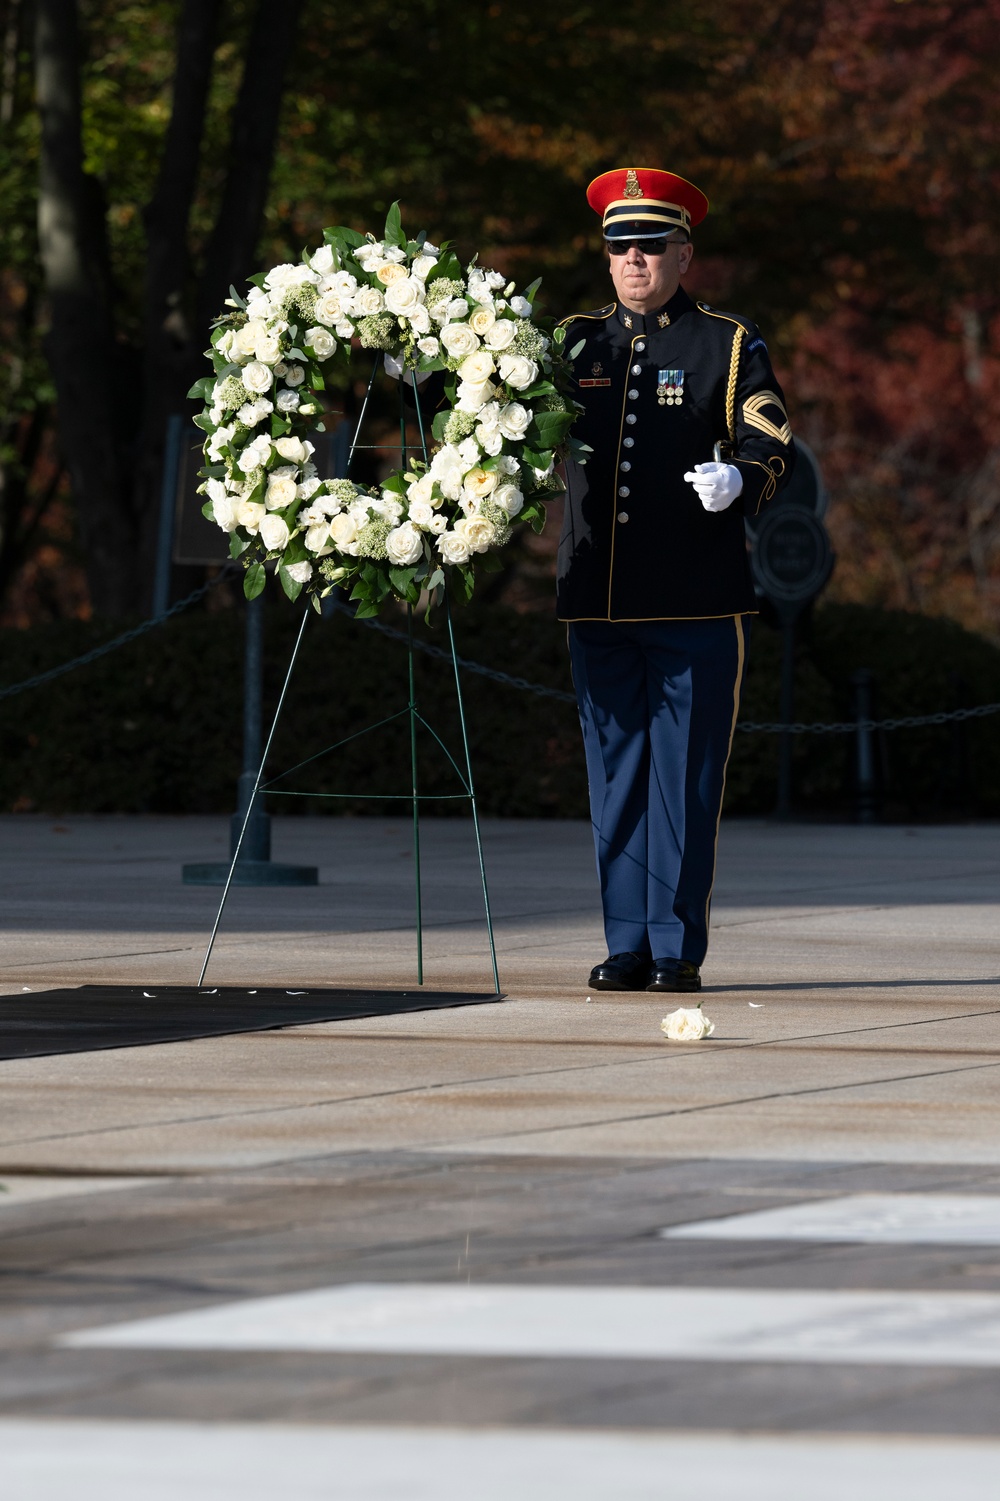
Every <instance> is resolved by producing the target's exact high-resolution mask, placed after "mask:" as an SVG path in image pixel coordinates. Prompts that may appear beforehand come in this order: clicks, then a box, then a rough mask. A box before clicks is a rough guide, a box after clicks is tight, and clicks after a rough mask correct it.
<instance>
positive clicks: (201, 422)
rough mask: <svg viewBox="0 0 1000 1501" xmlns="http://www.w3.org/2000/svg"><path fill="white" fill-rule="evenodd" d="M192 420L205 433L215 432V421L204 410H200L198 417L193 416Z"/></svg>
mask: <svg viewBox="0 0 1000 1501" xmlns="http://www.w3.org/2000/svg"><path fill="white" fill-rule="evenodd" d="M191 421H192V422H193V423H194V425H195V427H200V428H201V430H202V432H203V433H214V432H215V423H214V422H213V421H212V419H211V417H207V416H206V415H205V413H204V412H199V413H198V415H197V416H196V417H192V418H191Z"/></svg>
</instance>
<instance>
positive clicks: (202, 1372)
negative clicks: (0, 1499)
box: [0, 816, 1000, 1501]
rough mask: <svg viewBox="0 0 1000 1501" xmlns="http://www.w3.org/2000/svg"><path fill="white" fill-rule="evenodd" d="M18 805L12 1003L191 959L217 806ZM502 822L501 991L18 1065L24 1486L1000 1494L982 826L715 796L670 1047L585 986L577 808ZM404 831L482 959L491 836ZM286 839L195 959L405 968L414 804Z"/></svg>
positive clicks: (455, 980) (8, 1100)
mask: <svg viewBox="0 0 1000 1501" xmlns="http://www.w3.org/2000/svg"><path fill="white" fill-rule="evenodd" d="M0 837H2V840H3V848H4V851H5V859H4V863H3V868H2V871H0V895H2V925H3V930H4V944H3V953H2V961H0V996H2V995H3V994H7V995H12V994H16V995H17V996H18V997H19V998H20V997H22V996H26V995H28V994H31V993H34V992H35V991H40V990H45V989H50V988H54V987H61V986H67V985H81V984H91V985H92V984H96V983H105V982H107V983H117V984H123V985H124V984H142V985H144V986H150V987H153V986H155V985H157V984H160V985H165V984H174V985H177V984H193V983H194V982H195V980H196V979H197V975H198V972H199V970H200V967H201V961H202V958H203V955H204V948H205V943H206V940H207V935H208V932H209V930H210V928H211V923H212V918H213V916H214V906H215V904H216V902H217V900H218V892H217V891H213V890H211V889H204V888H193V887H185V886H183V885H182V884H181V882H180V866H181V864H182V862H184V861H189V860H199V859H212V858H222V856H223V855H224V853H225V843H226V830H225V829H224V827H223V826H222V822H221V820H210V819H116V818H108V819H83V818H71V819H66V820H63V821H61V822H56V821H54V820H45V819H40V818H35V817H34V816H31V817H18V818H6V819H2V820H0ZM485 841H486V852H487V861H488V871H489V876H490V884H491V896H492V899H493V904H494V913H495V917H496V928H497V944H498V951H499V959H500V974H501V986H502V990H503V992H504V997H505V998H504V999H503V1000H502V1001H500V1002H490V1003H488V1004H483V1005H479V1006H472V1007H463V1008H461V1009H456V1010H443V1011H435V1012H422V1013H415V1014H409V1015H389V1016H382V1017H377V1018H374V1019H372V1018H369V1019H365V1020H358V1021H348V1022H338V1023H335V1024H312V1025H308V1026H303V1027H296V1028H291V1029H287V1030H282V1031H273V1032H265V1033H253V1034H243V1035H235V1036H227V1037H213V1038H205V1039H203V1040H200V1041H182V1042H176V1043H170V1044H160V1045H156V1046H149V1047H141V1048H132V1049H113V1050H109V1051H99V1052H83V1053H81V1052H77V1053H72V1054H63V1055H56V1056H49V1057H40V1058H31V1059H22V1060H16V1061H13V1062H6V1063H0V1072H2V1076H3V1085H4V1088H3V1100H4V1109H3V1112H2V1117H0V1182H2V1183H3V1184H5V1185H6V1189H7V1192H6V1193H5V1194H3V1195H2V1196H0V1236H2V1237H3V1239H2V1244H3V1253H2V1254H3V1263H2V1264H3V1266H4V1271H5V1278H4V1282H5V1290H4V1293H3V1299H4V1310H3V1312H2V1314H0V1345H2V1353H0V1443H2V1444H3V1448H4V1453H5V1455H8V1456H10V1466H11V1468H10V1470H9V1473H10V1475H11V1476H12V1477H13V1484H14V1490H13V1492H11V1493H10V1494H12V1495H13V1496H15V1497H16V1498H17V1501H21V1498H22V1497H23V1498H24V1501H27V1498H28V1497H30V1498H31V1501H49V1498H56V1497H58V1498H60V1501H62V1498H63V1497H66V1498H68V1497H69V1496H71V1495H72V1496H74V1497H76V1496H77V1495H80V1494H85V1493H86V1491H85V1490H84V1489H81V1487H82V1486H83V1484H84V1482H86V1483H88V1484H92V1485H93V1486H94V1489H95V1494H96V1493H100V1494H101V1495H102V1498H103V1497H107V1498H110V1501H116V1498H117V1497H118V1496H119V1495H121V1496H124V1495H125V1493H126V1490H127V1491H128V1493H129V1494H130V1496H134V1495H135V1494H142V1495H143V1496H144V1497H146V1496H151V1497H155V1498H158V1497H160V1496H163V1497H168V1496H169V1497H175V1496H176V1497H178V1498H180V1497H184V1501H201V1498H202V1497H204V1498H205V1501H208V1498H209V1497H211V1498H212V1501H217V1498H219V1497H225V1498H228V1497H229V1496H230V1495H232V1496H233V1497H234V1498H235V1497H236V1496H237V1495H239V1496H240V1497H242V1498H246V1497H256V1496H257V1495H261V1496H264V1495H268V1496H270V1495H273V1494H275V1481H274V1476H275V1475H280V1474H281V1473H282V1472H283V1471H286V1470H287V1469H288V1467H289V1466H296V1465H298V1466H299V1467H300V1468H299V1473H300V1475H301V1485H300V1487H299V1489H298V1490H297V1491H296V1495H297V1496H298V1495H301V1496H303V1497H306V1496H308V1497H313V1496H315V1497H317V1498H318V1497H323V1498H327V1497H337V1498H338V1501H340V1498H342V1497H348V1498H354V1497H358V1498H361V1497H364V1498H369V1497H371V1498H373V1501H375V1498H378V1501H382V1498H389V1497H401V1498H402V1497H405V1498H410V1497H421V1496H423V1495H424V1494H425V1490H424V1489H423V1488H421V1487H422V1486H423V1485H424V1482H425V1480H426V1479H427V1477H430V1479H431V1481H433V1483H434V1490H433V1494H434V1495H435V1497H436V1498H440V1501H449V1498H450V1497H451V1496H452V1495H455V1496H458V1495H459V1494H461V1495H463V1496H467V1495H469V1494H478V1495H480V1496H482V1497H484V1498H490V1497H492V1496H493V1495H494V1494H495V1495H499V1494H500V1493H501V1491H503V1493H504V1494H505V1495H510V1494H517V1495H518V1496H519V1497H521V1496H525V1497H531V1498H533V1497H534V1496H536V1495H537V1496H539V1497H542V1496H545V1497H547V1498H548V1497H552V1496H561V1495H566V1496H572V1497H574V1501H576V1498H579V1497H591V1496H592V1497H595V1498H597V1497H601V1498H603V1497H614V1498H615V1501H617V1497H618V1496H620V1495H622V1494H628V1495H629V1496H630V1497H632V1496H638V1497H646V1496H647V1495H648V1496H650V1497H652V1496H657V1497H660V1496H662V1495H663V1494H664V1490H663V1478H664V1476H665V1475H669V1476H670V1477H672V1488H671V1491H670V1495H671V1498H672V1501H675V1498H681V1501H686V1498H688V1497H690V1498H691V1501H695V1498H697V1501H705V1498H708V1501H712V1498H715V1497H716V1496H717V1497H719V1498H720V1501H721V1498H723V1497H725V1498H727V1501H728V1498H729V1497H731V1496H733V1495H737V1494H738V1495H740V1496H751V1497H752V1496H757V1495H758V1494H759V1495H761V1496H763V1495H765V1494H766V1495H767V1496H768V1497H769V1498H770V1501H775V1498H777V1501H784V1498H785V1497H786V1496H787V1497H789V1498H791V1497H792V1496H796V1497H798V1496H799V1495H801V1493H802V1489H803V1484H804V1483H806V1482H808V1487H809V1491H810V1494H811V1495H813V1496H820V1497H825V1496H827V1495H829V1496H830V1497H831V1498H832V1497H833V1496H838V1497H839V1496H842V1495H844V1494H847V1493H850V1494H852V1495H853V1496H857V1497H860V1498H862V1501H864V1498H867V1497H868V1496H871V1497H872V1498H874V1497H875V1496H878V1497H879V1501H893V1498H895V1497H897V1496H898V1497H900V1498H902V1497H903V1496H905V1497H906V1498H907V1501H914V1498H917V1501H922V1498H923V1497H924V1496H926V1497H928V1498H929V1497H930V1496H932V1495H933V1496H935V1497H937V1496H939V1495H941V1494H942V1493H943V1482H942V1480H941V1477H942V1476H943V1475H946V1476H948V1477H950V1478H949V1485H950V1488H951V1491H952V1493H954V1494H961V1495H962V1496H963V1498H964V1497H966V1496H968V1497H975V1498H978V1497H979V1496H980V1495H982V1496H983V1497H985V1496H986V1495H987V1494H989V1495H990V1496H993V1495H995V1494H996V1490H997V1486H998V1484H1000V1444H996V1445H995V1444H994V1442H993V1440H994V1438H995V1434H996V1411H997V1405H998V1399H1000V1087H998V1086H1000V993H998V981H1000V932H998V926H997V909H996V902H997V895H998V890H1000V829H998V828H996V827H991V826H975V827H960V828H946V827H942V828H919V829H907V828H891V829H867V828H866V829H858V828H852V827H827V826H796V825H792V826H784V827H782V826H775V825H769V824H765V823H734V824H731V825H728V826H726V825H724V827H723V833H722V840H721V845H720V866H719V880H718V884H717V888H716V894H715V903H714V920H713V942H712V949H711V953H710V956H709V961H708V963H707V964H706V966H705V970H704V978H705V985H706V989H705V992H704V996H703V1001H704V1008H705V1010H706V1012H708V1014H709V1015H710V1016H711V1017H712V1019H713V1020H714V1021H715V1023H716V1035H715V1036H714V1037H713V1038H712V1039H711V1041H710V1042H707V1043H704V1044H699V1045H695V1046H688V1047H684V1046H682V1045H671V1044H668V1043H666V1042H665V1040H663V1038H662V1037H661V1034H660V1032H659V1021H660V1018H661V1017H662V1015H663V1013H664V1011H665V1010H667V1009H669V1004H668V1000H667V999H665V998H659V999H657V998H655V997H652V996H646V995H644V994H643V995H637V996H622V997H616V996H609V995H603V996H602V995H597V994H595V995H591V996H588V994H587V990H586V984H585V982H586V975H587V972H588V969H589V967H590V964H591V963H592V962H593V961H594V959H595V958H596V957H601V955H602V954H603V944H602V940H601V934H600V922H599V914H598V911H597V904H596V893H595V880H594V875H593V868H592V854H591V849H590V843H589V831H588V830H587V829H586V828H585V827H584V826H581V825H573V824H547V823H526V822H517V821H514V822H503V823H499V822H498V823H491V824H488V825H487V827H486V830H485ZM422 854H423V867H424V887H425V917H426V924H427V927H426V935H425V941H426V980H427V984H428V985H429V986H433V987H434V988H435V989H449V988H453V989H456V990H464V991H468V990H475V989H481V990H482V991H483V992H484V993H485V992H488V991H489V990H490V989H491V984H490V968H489V957H488V950H487V945H486V936H485V927H484V924H483V920H482V894H481V889H480V888H479V884H478V873H477V868H476V864H475V851H474V846H473V843H472V836H471V831H470V828H469V825H468V823H467V822H466V821H464V820H454V821H440V822H429V823H428V824H426V825H425V826H424V842H423V851H422ZM275 856H276V858H279V859H287V860H294V861H297V862H304V863H305V862H312V863H317V864H319V865H320V867H321V884H320V885H319V886H318V887H316V888H312V889H309V888H303V889H295V890H246V889H244V890H238V891H235V892H234V893H233V896H232V898H231V903H230V907H229V909H228V910H227V914H226V917H225V920H224V924H223V928H222V931H221V936H220V939H219V942H218V944H217V947H216V950H215V953H214V955H213V960H212V967H211V969H210V971H209V976H208V980H207V985H208V986H209V987H211V986H212V985H230V986H246V987H247V988H248V989H252V988H255V987H256V986H258V985H260V986H265V985H270V986H274V985H286V986H287V987H289V988H296V987H299V986H303V987H305V986H317V985H327V986H337V987H367V988H372V989H402V988H412V986H413V982H414V978H415V976H414V934H413V923H412V911H413V890H412V888H413V859H412V849H411V845H410V838H409V828H408V826H407V825H406V823H405V822H404V821H395V820H343V821H341V820H330V821H325V820H322V819H307V820H288V821H285V822H282V823H281V824H280V825H279V826H277V828H276V832H275ZM0 1004H2V1002H0ZM772 1212H773V1213H772ZM546 1289H551V1290H552V1293H551V1296H548V1295H546V1294H545V1290H546ZM539 1290H541V1293H542V1296H541V1302H538V1298H539ZM557 1291H558V1296H557V1295H556V1293H557ZM622 1297H624V1298H625V1301H624V1302H621V1301H615V1299H616V1298H618V1299H619V1300H620V1299H621V1298H622ZM303 1299H304V1300H305V1301H303ZM526 1299H527V1301H525V1300H526ZM533 1299H534V1300H535V1301H534V1302H533V1301H532V1300H533ZM470 1300H471V1301H470ZM637 1300H638V1301H637ZM643 1300H645V1301H643ZM230 1305H232V1306H230ZM200 1310H205V1311H206V1312H205V1314H204V1315H203V1316H202V1315H199V1311H200ZM150 1319H155V1320H156V1321H157V1322H155V1323H154V1324H150V1323H149V1322H148V1321H149V1320H150ZM144 1321H147V1322H144ZM185 1321H186V1322H185ZM132 1325H134V1326H135V1327H134V1329H133V1328H132V1327H131V1326H132ZM234 1330H235V1331H236V1333H234V1332H233V1331H234ZM630 1330H633V1331H634V1332H633V1333H629V1331H630ZM251 1425H255V1426H251ZM303 1425H304V1426H303ZM585 1430H589V1431H586V1432H585ZM445 1470H447V1473H448V1474H449V1475H450V1476H451V1477H452V1478H451V1479H448V1480H446V1481H442V1480H440V1476H441V1475H442V1474H443V1473H444V1471H445ZM333 1471H335V1472H336V1473H338V1474H340V1475H341V1476H343V1475H348V1476H350V1480H349V1481H338V1482H337V1483H336V1484H334V1483H332V1482H331V1481H330V1479H329V1477H330V1474H331V1473H332V1472H333ZM614 1476H618V1477H619V1479H618V1480H614V1479H613V1478H610V1477H614ZM154 1477H155V1478H154ZM268 1477H271V1478H270V1479H268ZM400 1477H408V1478H406V1479H401V1478H400ZM434 1477H438V1479H437V1480H434ZM622 1477H626V1478H627V1484H626V1482H625V1478H622ZM959 1482H960V1483H959ZM429 1483H430V1481H428V1484H429ZM824 1486H825V1487H826V1489H823V1487H824ZM18 1487H20V1488H18ZM116 1487H118V1488H117V1489H116ZM477 1488H478V1489H477ZM426 1494H428V1495H430V1494H431V1490H430V1489H428V1490H426Z"/></svg>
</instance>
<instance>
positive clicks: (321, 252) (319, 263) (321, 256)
mask: <svg viewBox="0 0 1000 1501" xmlns="http://www.w3.org/2000/svg"><path fill="white" fill-rule="evenodd" d="M309 265H310V266H311V267H312V269H313V271H318V272H319V273H320V275H321V276H325V274H326V273H327V272H328V271H332V270H333V247H332V245H321V246H320V247H319V249H318V250H314V251H313V253H312V255H311V256H310V257H309Z"/></svg>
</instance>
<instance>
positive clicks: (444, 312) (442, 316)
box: [427, 287, 448, 323]
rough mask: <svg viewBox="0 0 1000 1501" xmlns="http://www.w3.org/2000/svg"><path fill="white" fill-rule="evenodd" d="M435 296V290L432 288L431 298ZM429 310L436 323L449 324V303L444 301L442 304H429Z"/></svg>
mask: <svg viewBox="0 0 1000 1501" xmlns="http://www.w3.org/2000/svg"><path fill="white" fill-rule="evenodd" d="M433 295H434V289H433V287H432V288H431V296H432V297H433ZM427 310H428V312H429V313H430V315H431V317H432V318H433V319H434V322H435V323H447V322H448V304H447V302H443V301H442V302H429V303H428V304H427Z"/></svg>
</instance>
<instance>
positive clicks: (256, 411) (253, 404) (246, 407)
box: [236, 396, 274, 427]
mask: <svg viewBox="0 0 1000 1501" xmlns="http://www.w3.org/2000/svg"><path fill="white" fill-rule="evenodd" d="M273 411H274V403H273V402H270V401H266V400H265V399H264V398H263V397H262V396H261V397H258V399H257V400H256V401H245V402H244V403H243V405H242V406H241V407H240V409H239V411H238V412H237V413H236V418H237V421H239V422H242V423H243V426H244V427H256V426H257V424H258V422H263V420H264V418H265V417H270V415H271V413H272V412H273Z"/></svg>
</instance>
